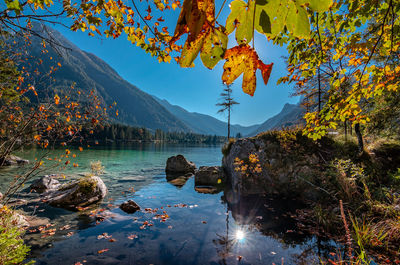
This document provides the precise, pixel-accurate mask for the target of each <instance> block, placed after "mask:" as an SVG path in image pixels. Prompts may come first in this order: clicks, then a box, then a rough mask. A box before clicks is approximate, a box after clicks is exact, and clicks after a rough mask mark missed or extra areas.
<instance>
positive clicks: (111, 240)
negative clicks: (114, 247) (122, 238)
mask: <svg viewBox="0 0 400 265" xmlns="http://www.w3.org/2000/svg"><path fill="white" fill-rule="evenodd" d="M108 241H110V242H115V241H117V240H116V239H114V238H110V239H109V240H108Z"/></svg>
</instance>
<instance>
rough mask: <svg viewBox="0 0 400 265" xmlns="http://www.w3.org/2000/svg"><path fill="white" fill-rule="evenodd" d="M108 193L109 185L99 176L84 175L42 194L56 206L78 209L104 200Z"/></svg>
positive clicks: (46, 200)
mask: <svg viewBox="0 0 400 265" xmlns="http://www.w3.org/2000/svg"><path fill="white" fill-rule="evenodd" d="M106 195H107V187H106V185H105V184H104V182H103V180H102V179H101V178H99V177H97V176H90V177H84V178H81V179H79V180H77V181H73V182H71V183H67V184H64V185H61V186H60V187H59V188H58V189H56V190H49V191H47V192H46V193H43V194H42V199H43V201H45V202H47V203H49V204H50V205H52V206H55V207H61V208H66V209H77V208H79V207H86V206H88V205H90V204H93V203H96V202H98V201H100V200H102V199H103V198H104V197H105V196H106Z"/></svg>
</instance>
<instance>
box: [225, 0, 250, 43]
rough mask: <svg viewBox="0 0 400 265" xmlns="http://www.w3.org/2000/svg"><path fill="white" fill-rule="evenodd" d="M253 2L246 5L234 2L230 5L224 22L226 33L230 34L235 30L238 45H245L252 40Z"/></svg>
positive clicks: (241, 0) (240, 0)
mask: <svg viewBox="0 0 400 265" xmlns="http://www.w3.org/2000/svg"><path fill="white" fill-rule="evenodd" d="M254 5H255V1H254V0H250V1H249V2H248V3H247V2H244V1H243V0H234V1H233V2H232V3H231V4H230V8H231V13H230V14H229V16H228V18H227V20H226V31H227V33H228V35H229V34H231V33H232V32H233V31H234V30H235V29H236V33H235V37H236V41H237V43H238V44H246V43H249V42H250V41H251V39H252V38H253V32H254V31H253V25H254V23H253V19H254Z"/></svg>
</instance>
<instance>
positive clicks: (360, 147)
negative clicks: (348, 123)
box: [354, 123, 364, 153]
mask: <svg viewBox="0 0 400 265" xmlns="http://www.w3.org/2000/svg"><path fill="white" fill-rule="evenodd" d="M354 131H355V133H356V135H357V139H358V150H359V151H360V153H362V152H363V151H364V142H363V137H362V134H361V131H360V124H359V123H356V124H355V125H354Z"/></svg>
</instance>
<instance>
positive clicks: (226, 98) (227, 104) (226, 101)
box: [216, 85, 239, 140]
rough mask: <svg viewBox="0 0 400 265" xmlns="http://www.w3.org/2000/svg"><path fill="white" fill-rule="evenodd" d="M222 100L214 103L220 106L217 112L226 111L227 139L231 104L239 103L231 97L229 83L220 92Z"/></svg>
mask: <svg viewBox="0 0 400 265" xmlns="http://www.w3.org/2000/svg"><path fill="white" fill-rule="evenodd" d="M220 96H221V100H222V102H220V103H217V104H216V105H217V106H219V107H221V108H220V109H219V110H218V113H223V112H225V111H228V140H229V138H230V134H231V111H232V106H233V105H236V104H239V103H238V102H236V101H234V100H233V98H232V89H231V88H230V86H229V85H227V86H226V88H224V90H223V92H222V93H221V94H220Z"/></svg>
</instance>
